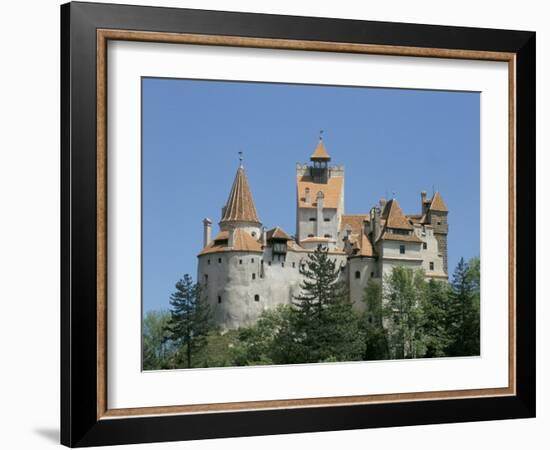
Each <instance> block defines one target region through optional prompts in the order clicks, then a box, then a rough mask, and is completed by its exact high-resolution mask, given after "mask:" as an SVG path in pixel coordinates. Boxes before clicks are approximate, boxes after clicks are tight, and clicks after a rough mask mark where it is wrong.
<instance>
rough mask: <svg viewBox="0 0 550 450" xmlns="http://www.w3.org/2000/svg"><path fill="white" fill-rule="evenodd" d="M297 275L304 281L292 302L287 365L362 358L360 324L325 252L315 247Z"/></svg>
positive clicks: (338, 273)
mask: <svg viewBox="0 0 550 450" xmlns="http://www.w3.org/2000/svg"><path fill="white" fill-rule="evenodd" d="M300 273H301V274H302V275H303V276H304V280H303V281H302V284H301V285H300V288H301V292H300V295H298V296H296V297H294V301H293V308H292V312H293V313H292V315H291V324H290V325H291V328H292V330H291V331H292V333H291V334H290V336H291V339H288V338H286V342H287V343H290V344H292V345H290V346H289V347H290V348H289V352H288V354H287V357H288V361H287V363H291V362H320V361H327V360H332V359H333V358H335V359H336V360H338V361H351V360H358V359H361V357H362V353H363V342H362V341H363V338H362V336H361V332H360V329H359V321H358V320H357V316H356V315H355V313H354V312H353V310H352V306H351V302H350V301H349V295H348V293H347V291H346V289H345V286H344V283H343V281H342V280H340V270H339V268H338V267H337V266H336V262H335V261H334V260H332V259H331V258H330V257H329V255H328V250H327V249H326V248H323V247H322V246H318V247H317V249H316V250H315V251H314V252H313V253H310V254H308V257H307V260H306V262H305V264H304V265H303V266H301V267H300Z"/></svg>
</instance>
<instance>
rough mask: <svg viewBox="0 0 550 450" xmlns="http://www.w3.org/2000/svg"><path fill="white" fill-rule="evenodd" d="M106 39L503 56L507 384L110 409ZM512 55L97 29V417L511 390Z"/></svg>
mask: <svg viewBox="0 0 550 450" xmlns="http://www.w3.org/2000/svg"><path fill="white" fill-rule="evenodd" d="M109 40H119V41H139V42H157V43H170V44H188V45H189V44H191V45H215V46H231V47H247V48H265V49H285V50H300V51H323V52H340V53H341V52H344V53H360V54H381V55H392V56H409V57H411V56H413V57H431V58H452V59H469V60H489V61H502V62H508V72H509V112H508V116H509V117H508V121H509V122H508V123H509V127H508V128H509V133H508V134H509V155H508V157H509V193H508V204H509V225H508V236H509V242H508V250H509V256H510V259H509V267H508V275H509V287H508V295H509V300H508V303H509V318H508V329H509V342H508V348H509V351H508V367H509V369H508V377H509V381H508V387H506V388H489V389H467V390H450V391H432V392H412V393H401V394H379V395H356V396H340V397H321V398H301V399H287V400H266V401H248V402H231V403H211V404H200V405H174V406H158V407H156V406H151V407H141V408H120V409H109V408H108V405H107V364H106V356H105V355H106V353H107V331H106V329H107V298H106V280H107V244H106V242H107V229H106V224H107V219H106V214H107V113H106V105H107V79H106V78H107V42H108V41H109ZM515 61H516V57H515V54H514V53H510V52H492V51H477V50H454V49H441V48H422V47H404V46H387V45H372V44H354V43H340V42H338V43H334V42H322V41H303V40H287V39H263V38H246V37H236V36H219V35H200V34H186V33H158V32H147V31H133V30H113V29H98V30H97V149H98V151H97V177H98V178H97V199H98V201H97V261H98V268H97V293H98V298H97V301H98V315H97V355H98V365H97V367H98V368H97V371H98V372H97V418H98V419H107V418H117V417H129V416H140V415H141V416H143V415H163V414H190V413H191V414H192V413H213V412H230V411H243V410H244V411H258V410H263V409H274V408H279V409H280V408H283V409H288V408H300V407H318V406H342V405H353V404H368V403H387V402H402V401H420V400H445V399H461V398H468V397H478V398H479V397H496V396H511V395H515V394H516V379H515V373H516V372H515V368H516V339H515V330H516V327H515V323H516V322H515V320H516V314H515V310H516V309H515V303H516V299H515V288H516V280H515V277H516V271H515V215H516V212H515V209H516V195H515V153H516V149H515V123H516V121H515V114H516V110H515V94H516V89H515V80H516V77H515Z"/></svg>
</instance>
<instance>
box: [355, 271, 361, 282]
mask: <svg viewBox="0 0 550 450" xmlns="http://www.w3.org/2000/svg"><path fill="white" fill-rule="evenodd" d="M359 278H361V272H359V271H356V272H355V279H356V280H358V279H359Z"/></svg>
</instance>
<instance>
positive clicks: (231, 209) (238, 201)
mask: <svg viewBox="0 0 550 450" xmlns="http://www.w3.org/2000/svg"><path fill="white" fill-rule="evenodd" d="M223 222H255V223H258V224H260V219H258V213H257V212H256V206H255V205H254V199H253V198H252V192H250V187H249V185H248V179H247V178H246V173H245V171H244V167H243V166H242V165H241V166H240V167H239V168H238V169H237V175H236V176H235V181H233V186H231V192H230V193H229V198H228V199H227V203H226V204H225V208H224V209H223V217H222V220H221V221H220V223H223Z"/></svg>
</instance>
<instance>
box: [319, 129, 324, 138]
mask: <svg viewBox="0 0 550 450" xmlns="http://www.w3.org/2000/svg"><path fill="white" fill-rule="evenodd" d="M323 132H324V130H323V129H320V130H319V140H320V141H322V140H323Z"/></svg>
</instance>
